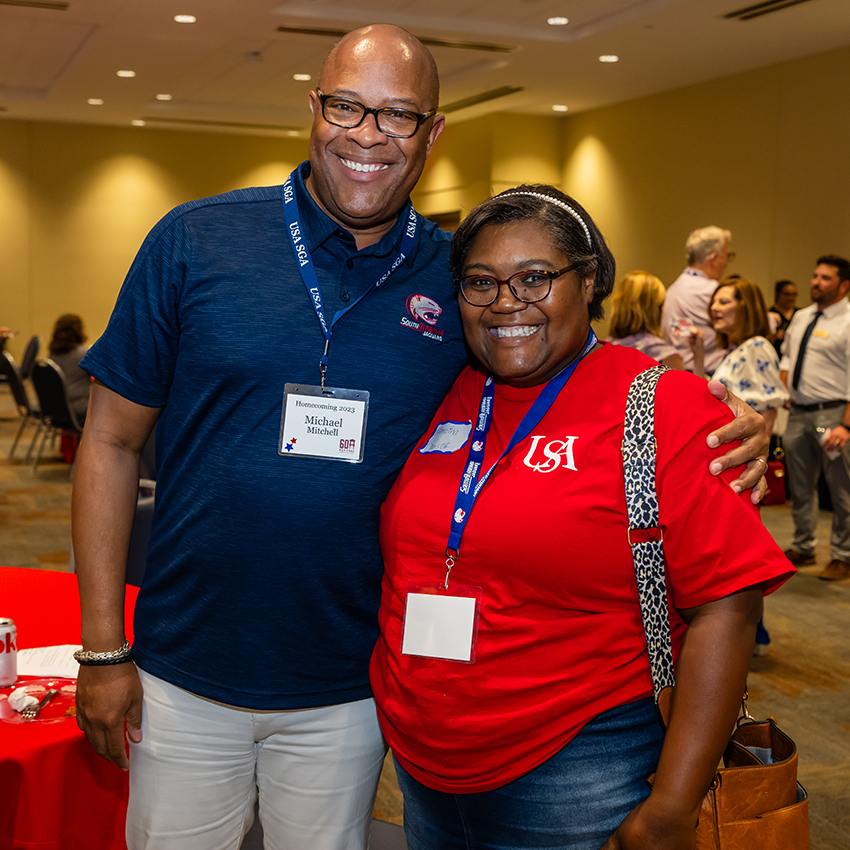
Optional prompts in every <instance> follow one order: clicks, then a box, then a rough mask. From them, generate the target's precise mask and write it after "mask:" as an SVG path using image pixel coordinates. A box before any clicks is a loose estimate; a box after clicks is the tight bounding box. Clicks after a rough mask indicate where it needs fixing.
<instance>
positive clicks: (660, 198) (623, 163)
mask: <svg viewBox="0 0 850 850" xmlns="http://www.w3.org/2000/svg"><path fill="white" fill-rule="evenodd" d="M848 101H850V48H847V49H842V50H837V51H832V52H829V53H825V54H822V55H820V56H815V57H810V58H807V59H800V60H795V61H792V62H787V63H782V64H780V65H775V66H773V67H770V68H765V69H761V70H757V71H751V72H747V73H744V74H738V75H735V76H732V77H728V78H725V79H722V80H716V81H713V82H710V83H705V84H701V85H696V86H689V87H687V88H683V89H678V90H676V91H672V92H665V93H662V94H658V95H653V96H651V97H646V98H642V99H640V100H635V101H631V102H629V103H624V104H619V105H616V106H611V107H607V108H604V109H598V110H594V111H591V112H586V113H582V114H579V115H575V116H568V117H560V116H551V117H549V116H536V117H531V116H518V115H490V116H487V117H484V118H478V119H475V120H471V121H467V122H463V123H458V124H454V123H453V122H452V119H451V116H449V120H448V125H447V128H446V130H445V132H444V133H443V135H442V136H441V137H440V139H439V140H438V142H437V144H436V146H435V148H434V152H433V155H432V157H431V159H430V160H429V161H428V163H427V164H426V167H425V171H424V172H423V175H422V179H421V180H420V183H419V186H418V187H417V190H416V192H415V193H414V196H413V197H414V202H415V203H416V205H417V207H418V209H420V210H421V211H422V212H423V213H425V214H426V215H428V214H437V213H449V212H452V211H458V210H459V211H460V212H461V214H462V215H465V214H466V213H468V212H469V211H470V210H471V209H472V207H474V206H475V205H476V204H477V203H478V202H480V201H481V200H483V199H484V198H486V197H488V196H489V195H490V194H491V193H492V192H494V191H501V190H503V189H506V188H509V187H510V186H514V185H516V184H518V183H521V182H547V183H553V184H555V185H558V186H560V187H561V188H563V189H564V190H565V191H567V192H569V193H570V194H573V195H575V196H576V197H577V198H578V199H579V200H580V201H581V202H582V203H583V204H584V205H585V206H587V208H588V209H589V210H590V211H591V213H592V214H593V216H594V217H595V218H596V219H597V221H598V222H599V224H600V226H601V228H602V230H603V232H604V233H605V234H606V236H607V237H608V239H609V242H610V244H611V247H612V249H613V250H614V254H615V256H616V258H617V263H618V267H619V269H620V272H621V273H624V272H626V271H628V270H630V269H636V268H645V269H648V270H649V271H652V272H654V273H655V274H657V275H658V276H659V277H661V279H662V280H664V281H665V282H666V283H670V282H671V281H672V280H673V279H674V278H675V276H676V275H677V274H678V273H679V271H681V269H682V267H683V265H684V241H685V237H686V236H687V234H688V233H689V232H690V231H691V230H693V229H694V228H696V227H700V226H703V225H706V224H718V225H720V226H722V227H728V228H729V229H731V230H732V232H733V249H734V250H735V251H736V252H737V254H738V259H737V261H736V262H735V264H734V266H732V267H731V270H732V271H736V272H738V273H740V274H743V275H745V276H747V277H750V278H752V279H753V280H754V281H755V282H756V283H758V284H759V285H760V286H762V288H763V290H764V291H765V294H766V296H767V297H768V299H770V297H771V295H772V292H771V289H772V283H773V281H774V280H776V279H777V278H780V277H790V278H792V279H794V280H796V281H797V283H798V284H799V285H800V286H801V291H802V292H803V295H804V297H803V299H802V301H803V303H806V302H807V300H808V299H807V291H808V287H807V283H808V279H809V276H810V273H811V270H812V264H813V262H814V259H815V258H816V257H817V255H818V254H819V253H822V252H827V251H834V252H837V253H843V254H844V255H848V254H850V207H848V204H847V202H846V198H847V197H848V195H850V191H848V190H850V156H848V155H847V146H848V140H850V103H848ZM306 154H307V145H306V142H305V141H304V140H279V139H270V138H252V137H248V136H232V135H213V134H202V133H185V132H170V131H158V130H150V129H147V128H145V129H131V128H127V129H120V128H108V127H89V126H82V125H62V124H49V123H36V122H15V121H0V324H10V325H12V326H14V327H15V328H18V329H20V331H21V337H19V338H18V339H17V340H14V341H13V342H12V343H11V345H10V348H11V350H12V351H13V353H15V354H19V353H20V349H21V347H22V345H23V343H24V342H25V339H26V337H28V336H29V334H30V333H39V334H41V335H42V337H43V338H44V339H45V341H46V338H47V336H48V335H49V333H50V329H51V326H52V323H53V321H54V320H55V318H56V316H58V315H59V314H60V313H62V312H66V311H72V312H78V313H80V314H82V315H83V317H84V319H85V321H86V324H87V327H88V330H89V334H90V336H91V337H96V336H97V335H98V334H99V333H100V332H101V331H102V330H103V328H104V327H105V324H106V320H107V318H108V315H109V312H110V310H111V308H112V305H113V303H114V301H115V296H116V295H117V292H118V287H119V286H120V283H121V280H122V279H123V277H124V274H125V272H126V270H127V268H128V266H129V265H130V262H131V261H132V258H133V256H134V254H135V252H136V250H137V249H138V247H139V245H140V243H141V241H142V240H143V238H144V236H145V234H146V233H147V231H148V230H149V229H150V228H151V226H152V225H153V224H154V223H155V222H156V221H157V220H158V219H159V218H160V217H161V216H162V215H164V214H165V213H166V212H167V211H168V210H169V209H170V208H171V207H173V206H175V205H176V204H178V203H181V202H183V201H186V200H191V199H193V198H198V197H204V196H206V195H212V194H216V193H218V192H223V191H227V190H229V189H234V188H238V187H241V186H249V185H270V184H275V183H279V182H281V181H282V180H283V179H284V178H285V177H286V175H287V174H288V173H289V171H290V170H291V169H292V167H293V166H294V165H296V164H297V163H298V162H299V161H300V160H301V159H303V158H304V157H305V156H306ZM601 330H602V331H603V332H605V331H606V327H605V325H604V324H603V326H602V328H601Z"/></svg>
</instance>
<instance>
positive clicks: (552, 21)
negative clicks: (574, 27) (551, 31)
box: [546, 18, 570, 27]
mask: <svg viewBox="0 0 850 850" xmlns="http://www.w3.org/2000/svg"><path fill="white" fill-rule="evenodd" d="M569 22H570V21H569V18H546V23H547V24H549V26H550V27H565V26H566V25H567V24H568V23H569Z"/></svg>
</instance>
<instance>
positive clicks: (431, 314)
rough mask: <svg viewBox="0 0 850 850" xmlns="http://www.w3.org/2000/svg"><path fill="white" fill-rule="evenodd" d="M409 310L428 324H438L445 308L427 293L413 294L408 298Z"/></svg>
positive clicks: (413, 315)
mask: <svg viewBox="0 0 850 850" xmlns="http://www.w3.org/2000/svg"><path fill="white" fill-rule="evenodd" d="M407 312H408V313H410V315H411V316H412V317H413V318H414V319H416V320H417V321H420V322H425V324H426V325H436V324H437V319H438V318H439V317H440V313H442V312H443V308H442V307H441V306H440V305H439V304H438V303H437V302H436V301H434V300H433V299H431V298H428V296H427V295H411V296H410V298H408V299H407Z"/></svg>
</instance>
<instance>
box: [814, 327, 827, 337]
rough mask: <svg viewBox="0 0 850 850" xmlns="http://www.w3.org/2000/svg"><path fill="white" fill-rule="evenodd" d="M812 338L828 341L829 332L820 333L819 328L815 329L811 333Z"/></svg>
mask: <svg viewBox="0 0 850 850" xmlns="http://www.w3.org/2000/svg"><path fill="white" fill-rule="evenodd" d="M812 336H819V337H820V338H821V339H829V331H822V330H820V329H819V328H815V329H814V330H813V331H812Z"/></svg>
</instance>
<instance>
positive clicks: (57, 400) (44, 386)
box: [31, 360, 83, 477]
mask: <svg viewBox="0 0 850 850" xmlns="http://www.w3.org/2000/svg"><path fill="white" fill-rule="evenodd" d="M31 380H32V385H33V388H34V389H35V394H36V395H37V396H38V404H39V406H40V407H41V423H42V427H43V433H42V437H41V443H40V444H39V447H38V452H37V454H36V457H35V463H34V464H33V468H32V470H33V473H36V472H38V464H39V462H40V461H41V455H42V453H43V452H44V444H45V443H46V442H47V438H48V437H50V438H51V439H52V440H53V441H55V439H56V437H57V436H59V435H60V434H61V432H62V431H68V432H70V433H72V434H74V435H75V436H76V437H77V438H79V437H80V436H81V435H82V433H83V429H82V426H81V425H80V423H79V421H78V420H77V417H76V415H75V414H74V411H73V410H72V409H71V405H70V403H69V402H68V392H67V390H66V389H65V376H64V375H63V374H62V370H61V369H60V368H59V366H57V365H56V364H55V363H54V362H53V361H52V360H39V361H38V362H37V363H36V364H35V365H34V366H33V367H32V376H31ZM73 475H74V470H73V467H71V477H73Z"/></svg>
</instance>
